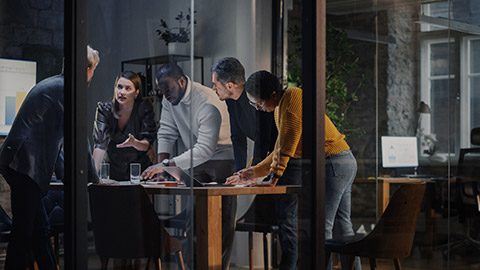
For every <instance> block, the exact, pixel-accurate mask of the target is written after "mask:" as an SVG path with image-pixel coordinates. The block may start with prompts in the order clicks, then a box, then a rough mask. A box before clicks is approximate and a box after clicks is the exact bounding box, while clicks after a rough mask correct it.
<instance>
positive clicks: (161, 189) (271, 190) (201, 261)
mask: <svg viewBox="0 0 480 270" xmlns="http://www.w3.org/2000/svg"><path fill="white" fill-rule="evenodd" d="M59 186H60V184H53V185H51V187H52V189H59ZM143 187H144V188H145V190H146V191H147V193H149V194H165V195H191V191H192V190H191V189H190V188H189V187H165V186H161V185H143ZM62 188H63V187H62ZM300 188H301V186H298V185H295V186H293V185H292V186H275V187H221V186H215V187H194V188H193V195H194V197H195V235H196V243H195V252H196V268H197V269H222V208H221V205H222V196H229V195H267V194H289V193H298V192H299V191H300Z"/></svg>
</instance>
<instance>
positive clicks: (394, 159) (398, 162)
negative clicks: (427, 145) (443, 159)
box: [382, 136, 418, 168]
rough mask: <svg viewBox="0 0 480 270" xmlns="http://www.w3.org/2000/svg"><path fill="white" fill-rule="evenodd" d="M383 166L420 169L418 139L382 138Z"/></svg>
mask: <svg viewBox="0 0 480 270" xmlns="http://www.w3.org/2000/svg"><path fill="white" fill-rule="evenodd" d="M382 166H383V167H384V168H404V167H418V150H417V137H402V136H398V137H397V136H382Z"/></svg>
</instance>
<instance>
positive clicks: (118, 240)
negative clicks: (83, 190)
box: [89, 185, 185, 269]
mask: <svg viewBox="0 0 480 270" xmlns="http://www.w3.org/2000/svg"><path fill="white" fill-rule="evenodd" d="M89 196H90V210H91V216H92V229H93V235H94V237H95V248H96V250H97V253H98V255H99V256H100V258H101V260H102V269H106V268H107V264H108V258H149V259H150V258H154V263H155V266H156V269H161V261H160V258H161V257H164V256H166V255H168V254H175V255H176V257H177V261H178V264H179V267H181V269H185V266H184V263H183V257H182V253H181V247H182V245H181V242H180V240H178V239H176V238H172V237H171V236H170V235H169V234H168V233H167V232H166V231H165V230H164V226H163V224H162V223H161V221H160V220H159V219H158V216H157V214H156V213H155V210H154V207H153V204H152V203H151V201H150V198H149V197H148V194H147V193H146V192H145V190H144V188H143V187H142V186H141V185H125V186H107V185H91V186H90V187H89ZM149 261H150V260H149ZM147 267H148V264H147Z"/></svg>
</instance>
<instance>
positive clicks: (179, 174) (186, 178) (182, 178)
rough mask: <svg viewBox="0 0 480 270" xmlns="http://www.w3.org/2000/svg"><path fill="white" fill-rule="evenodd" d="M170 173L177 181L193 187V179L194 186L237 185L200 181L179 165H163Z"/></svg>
mask: <svg viewBox="0 0 480 270" xmlns="http://www.w3.org/2000/svg"><path fill="white" fill-rule="evenodd" d="M162 169H164V170H165V171H166V172H167V173H168V174H169V175H171V176H172V177H173V178H175V179H177V181H179V182H181V183H183V184H185V185H186V186H187V187H191V186H192V184H191V180H192V179H193V186H194V187H215V186H217V187H218V186H221V187H235V186H234V185H227V184H220V183H217V182H209V183H203V182H200V181H199V180H198V179H196V178H195V177H191V176H190V175H188V174H187V173H186V172H185V171H184V170H182V169H180V168H179V167H170V166H169V167H162ZM236 187H238V186H236Z"/></svg>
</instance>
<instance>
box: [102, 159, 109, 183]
mask: <svg viewBox="0 0 480 270" xmlns="http://www.w3.org/2000/svg"><path fill="white" fill-rule="evenodd" d="M100 179H110V163H102V165H101V167H100Z"/></svg>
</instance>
